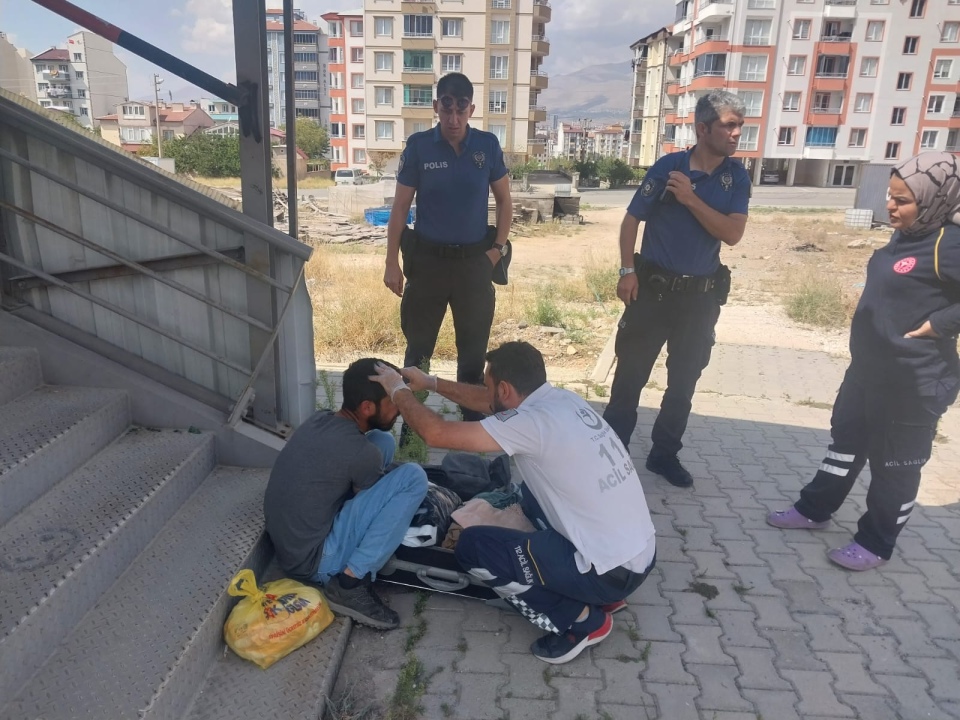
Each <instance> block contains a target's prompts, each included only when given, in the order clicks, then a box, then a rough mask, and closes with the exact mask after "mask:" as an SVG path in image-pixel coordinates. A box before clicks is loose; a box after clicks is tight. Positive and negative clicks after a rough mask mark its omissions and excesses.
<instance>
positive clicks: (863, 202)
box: [853, 163, 893, 225]
mask: <svg viewBox="0 0 960 720" xmlns="http://www.w3.org/2000/svg"><path fill="white" fill-rule="evenodd" d="M892 168H893V165H880V164H877V163H869V164H867V165H863V166H861V168H860V185H859V186H858V187H857V196H856V199H855V200H854V203H853V205H854V207H855V208H857V209H859V210H873V221H874V222H876V223H882V224H884V225H886V224H887V223H889V222H890V215H889V214H888V213H887V189H888V188H889V186H890V170H891V169H892Z"/></svg>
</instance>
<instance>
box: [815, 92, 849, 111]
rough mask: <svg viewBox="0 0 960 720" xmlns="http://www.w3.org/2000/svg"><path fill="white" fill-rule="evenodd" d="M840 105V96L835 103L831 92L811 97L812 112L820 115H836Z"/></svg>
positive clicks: (819, 93) (841, 101)
mask: <svg viewBox="0 0 960 720" xmlns="http://www.w3.org/2000/svg"><path fill="white" fill-rule="evenodd" d="M842 103H843V100H842V96H841V99H840V100H839V101H835V100H834V97H833V93H832V92H818V93H815V94H814V96H813V111H814V112H815V113H821V114H830V115H838V114H839V113H840V109H841V106H842Z"/></svg>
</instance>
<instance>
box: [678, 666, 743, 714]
mask: <svg viewBox="0 0 960 720" xmlns="http://www.w3.org/2000/svg"><path fill="white" fill-rule="evenodd" d="M687 669H688V670H689V671H690V673H691V674H692V675H693V676H694V677H695V678H697V682H698V683H699V685H700V697H699V698H697V701H696V702H697V707H699V708H700V710H701V711H711V710H714V711H715V710H729V711H740V710H752V709H753V704H752V703H750V702H748V701H746V700H744V699H743V698H742V697H741V696H740V690H739V688H738V687H737V677H739V675H740V671H739V670H738V669H737V666H736V665H699V664H696V663H691V664H689V665H687Z"/></svg>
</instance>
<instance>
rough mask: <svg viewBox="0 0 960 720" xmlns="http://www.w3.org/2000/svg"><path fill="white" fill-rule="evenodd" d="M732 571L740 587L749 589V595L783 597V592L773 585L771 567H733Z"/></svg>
mask: <svg viewBox="0 0 960 720" xmlns="http://www.w3.org/2000/svg"><path fill="white" fill-rule="evenodd" d="M771 557H774V556H771ZM730 570H731V571H732V572H733V574H734V575H736V576H737V579H738V581H739V584H740V585H742V586H744V587H747V588H749V591H748V592H747V593H746V594H747V595H752V596H753V597H757V596H775V597H783V590H781V589H780V588H778V587H777V586H776V585H774V584H773V578H772V577H771V575H770V568H769V567H767V566H764V567H753V566H745V565H738V566H732V565H731V566H730Z"/></svg>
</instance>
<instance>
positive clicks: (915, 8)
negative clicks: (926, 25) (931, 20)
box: [910, 0, 927, 18]
mask: <svg viewBox="0 0 960 720" xmlns="http://www.w3.org/2000/svg"><path fill="white" fill-rule="evenodd" d="M926 9H927V0H913V2H911V3H910V17H912V18H922V17H923V13H924V12H925V11H926Z"/></svg>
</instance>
